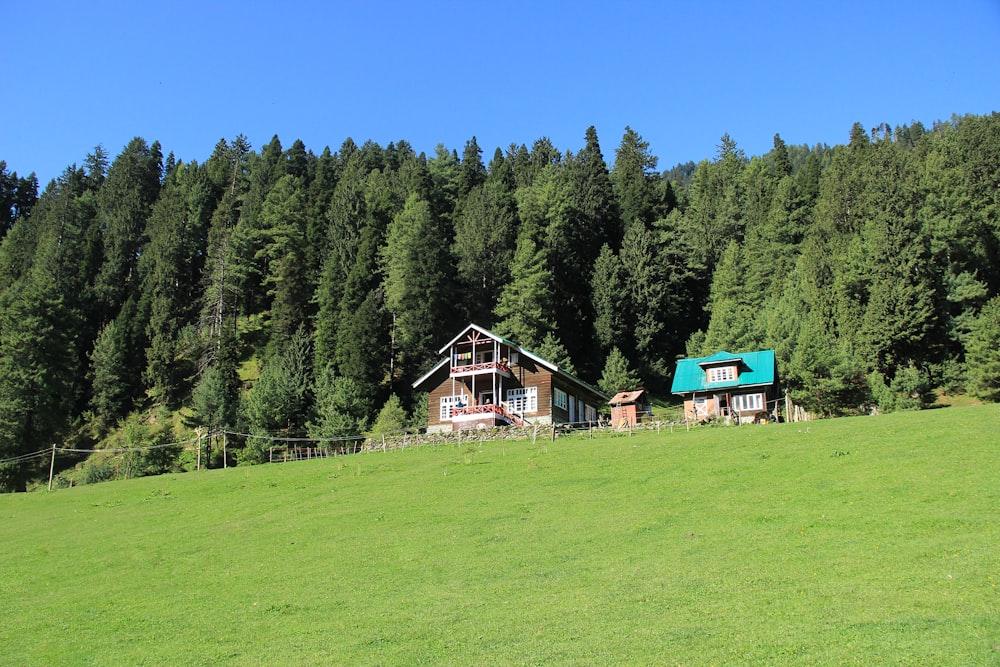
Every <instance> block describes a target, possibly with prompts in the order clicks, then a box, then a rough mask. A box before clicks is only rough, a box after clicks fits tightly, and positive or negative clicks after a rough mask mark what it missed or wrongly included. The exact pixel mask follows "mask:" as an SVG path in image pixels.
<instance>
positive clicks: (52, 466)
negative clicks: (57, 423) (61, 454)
mask: <svg viewBox="0 0 1000 667" xmlns="http://www.w3.org/2000/svg"><path fill="white" fill-rule="evenodd" d="M55 469H56V443H54V442H53V443H52V462H51V463H49V491H51V490H52V473H53V472H55Z"/></svg>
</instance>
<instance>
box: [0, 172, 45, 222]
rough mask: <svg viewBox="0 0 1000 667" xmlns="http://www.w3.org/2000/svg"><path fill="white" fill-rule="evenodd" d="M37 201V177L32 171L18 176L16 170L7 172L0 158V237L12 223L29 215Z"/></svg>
mask: <svg viewBox="0 0 1000 667" xmlns="http://www.w3.org/2000/svg"><path fill="white" fill-rule="evenodd" d="M37 201H38V178H37V177H36V176H35V174H34V173H32V174H29V175H28V176H27V177H26V178H18V176H17V172H16V171H15V172H8V171H7V163H6V162H4V161H3V160H0V239H3V237H4V235H6V234H7V232H8V231H10V229H11V227H13V226H14V223H15V222H17V221H18V220H20V219H23V218H27V217H28V216H30V215H31V209H32V208H33V207H34V205H35V202H37Z"/></svg>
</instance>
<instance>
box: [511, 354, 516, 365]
mask: <svg viewBox="0 0 1000 667" xmlns="http://www.w3.org/2000/svg"><path fill="white" fill-rule="evenodd" d="M510 363H512V364H516V363H517V352H511V353H510Z"/></svg>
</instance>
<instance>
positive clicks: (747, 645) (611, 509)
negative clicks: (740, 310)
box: [0, 405, 1000, 665]
mask: <svg viewBox="0 0 1000 667" xmlns="http://www.w3.org/2000/svg"><path fill="white" fill-rule="evenodd" d="M998 429H1000V408H998V406H996V405H989V406H977V407H968V408H946V409H939V410H931V411H925V412H915V413H899V414H891V415H882V416H878V417H854V418H844V419H833V420H823V421H817V422H812V423H810V424H808V425H806V424H773V425H768V426H758V427H742V428H701V429H695V430H692V431H691V432H687V431H683V430H680V429H678V430H677V431H676V432H674V433H668V432H666V431H664V432H663V433H661V434H656V433H652V432H650V433H645V434H642V435H636V436H634V437H628V436H625V435H620V436H605V437H602V438H595V439H592V440H591V439H588V438H587V436H586V435H576V436H570V437H565V438H560V439H558V440H556V441H555V442H550V441H545V442H542V441H539V442H538V443H536V444H534V445H533V444H531V443H530V442H516V443H509V442H508V443H479V444H476V445H469V446H463V447H462V448H455V447H434V446H428V447H424V448H409V449H407V450H405V451H396V452H388V453H369V454H359V455H354V456H349V457H342V458H337V459H326V460H317V461H310V462H303V463H294V464H274V465H264V466H255V467H241V468H230V469H228V470H212V471H205V472H202V473H188V474H182V475H163V476H159V477H148V478H142V479H136V480H131V481H124V482H109V483H105V484H98V485H93V486H87V487H79V488H74V489H66V490H60V491H57V492H53V493H50V494H45V493H34V494H15V495H5V496H0V515H2V519H3V526H4V536H3V539H2V540H0V579H2V581H3V582H4V586H3V587H2V589H0V606H2V607H3V608H4V609H5V621H4V623H3V625H2V626H0V647H2V654H3V655H4V662H5V663H7V664H17V665H52V664H99V665H118V664H129V665H135V664H151V665H166V664H169V665H223V664H225V665H258V664H269V665H283V664H290V665H306V664H461V665H467V664H546V665H549V664H581V665H583V664H587V665H590V664H761V665H773V664H799V665H816V664H859V665H862V664H883V665H892V664H900V665H902V664H912V665H927V664H935V665H959V664H960V665H986V664H994V665H995V664H997V663H998V661H1000V648H998V647H1000V613H998V611H1000V610H998V602H1000V598H998V588H997V585H998V584H1000V555H998V553H1000V552H998V550H997V548H996V545H997V544H998V543H1000V524H998V522H997V521H996V513H997V508H998V507H1000V469H998V467H997V466H996V465H994V462H995V460H996V447H997V445H996V442H997V440H996V433H997V432H998Z"/></svg>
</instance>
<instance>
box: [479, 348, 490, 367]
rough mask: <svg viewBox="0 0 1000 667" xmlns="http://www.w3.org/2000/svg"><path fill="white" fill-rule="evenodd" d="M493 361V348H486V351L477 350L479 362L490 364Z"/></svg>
mask: <svg viewBox="0 0 1000 667" xmlns="http://www.w3.org/2000/svg"><path fill="white" fill-rule="evenodd" d="M491 361H493V350H486V351H485V352H476V363H477V364H488V363H490V362H491Z"/></svg>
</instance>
